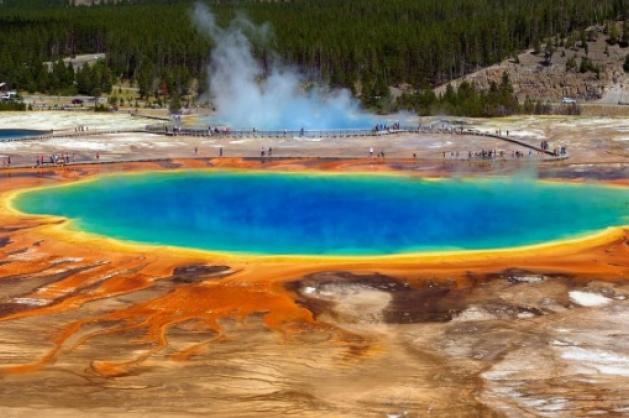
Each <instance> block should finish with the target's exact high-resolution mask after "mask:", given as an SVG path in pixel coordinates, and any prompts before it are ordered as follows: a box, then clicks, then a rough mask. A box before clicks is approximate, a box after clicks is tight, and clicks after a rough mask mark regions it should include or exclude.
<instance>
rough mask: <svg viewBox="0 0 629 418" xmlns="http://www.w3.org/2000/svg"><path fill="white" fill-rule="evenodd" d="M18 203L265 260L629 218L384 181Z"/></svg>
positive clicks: (118, 192) (41, 195)
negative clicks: (269, 256)
mask: <svg viewBox="0 0 629 418" xmlns="http://www.w3.org/2000/svg"><path fill="white" fill-rule="evenodd" d="M15 205H16V207H17V208H18V209H19V210H22V211H24V212H28V213H33V214H49V215H59V216H64V217H67V218H69V219H71V220H72V221H73V225H74V227H76V228H79V229H82V230H85V231H89V232H93V233H97V234H102V235H106V236H109V237H113V238H118V239H122V240H131V241H136V242H143V243H150V244H165V245H173V246H181V247H190V248H198V249H204V250H214V251H230V252H243V253H259V254H312V255H319V254H327V255H376V254H395V253H403V252H412V251H436V250H454V249H464V250H474V249H493V248H502V247H512V246H520V245H527V244H536V243H542V242H546V241H550V240H557V239H562V238H568V237H574V236H579V235H583V234H586V233H591V232H595V231H599V230H602V229H604V228H606V227H609V226H617V225H625V224H628V223H629V222H628V221H629V218H628V215H629V189H621V188H611V187H602V186H590V185H568V184H548V183H541V182H536V181H513V180H464V181H462V180H443V181H424V180H419V179H413V178H408V177H397V176H376V175H373V176H371V175H308V174H277V173H241V172H214V173H210V172H187V171H186V172H178V173H149V174H141V175H127V176H125V175H120V176H113V177H103V178H100V179H98V180H96V181H94V182H87V183H80V184H76V185H70V186H62V187H53V188H45V189H39V190H36V191H31V192H27V193H24V194H22V195H20V196H19V197H18V198H17V199H16V201H15Z"/></svg>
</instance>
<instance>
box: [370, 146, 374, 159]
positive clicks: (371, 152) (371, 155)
mask: <svg viewBox="0 0 629 418" xmlns="http://www.w3.org/2000/svg"><path fill="white" fill-rule="evenodd" d="M369 158H373V147H369Z"/></svg>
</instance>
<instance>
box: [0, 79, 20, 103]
mask: <svg viewBox="0 0 629 418" xmlns="http://www.w3.org/2000/svg"><path fill="white" fill-rule="evenodd" d="M15 99H17V91H15V90H9V85H8V84H7V83H5V82H1V83H0V101H3V102H5V101H9V100H15Z"/></svg>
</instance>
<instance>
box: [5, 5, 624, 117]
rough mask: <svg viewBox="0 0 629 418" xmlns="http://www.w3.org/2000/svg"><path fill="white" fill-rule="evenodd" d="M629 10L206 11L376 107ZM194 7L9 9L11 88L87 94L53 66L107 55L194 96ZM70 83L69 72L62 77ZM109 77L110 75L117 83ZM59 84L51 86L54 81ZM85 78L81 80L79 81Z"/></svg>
mask: <svg viewBox="0 0 629 418" xmlns="http://www.w3.org/2000/svg"><path fill="white" fill-rule="evenodd" d="M628 2H629V0H386V1H384V0H293V1H278V2H260V1H225V0H223V1H207V3H209V4H210V5H211V6H212V8H213V10H214V11H215V12H216V13H217V14H218V16H219V20H220V21H221V22H223V23H225V22H228V20H229V19H230V18H231V17H233V16H234V14H235V13H236V12H237V11H244V12H245V13H246V14H247V15H248V16H249V17H250V18H251V19H252V20H253V21H255V22H267V21H268V22H270V24H271V25H272V28H273V33H274V36H273V37H272V38H271V40H270V42H268V43H267V44H265V45H256V54H257V55H258V57H259V58H260V59H261V60H262V61H263V62H268V60H269V59H270V58H269V57H270V56H271V55H272V54H271V51H272V50H274V51H277V52H278V53H279V55H280V56H281V57H282V58H283V59H284V60H285V61H287V62H289V63H292V64H296V65H299V66H300V67H301V68H303V69H304V71H307V72H308V73H309V74H311V75H312V77H314V78H317V79H321V80H324V81H326V82H328V83H330V84H332V85H333V86H343V87H348V88H351V89H353V90H354V91H355V92H357V93H359V94H361V96H362V98H363V100H364V101H365V103H367V104H370V103H374V102H375V101H377V99H378V98H379V97H381V96H382V95H384V94H386V91H387V86H389V85H393V84H396V83H401V82H405V83H409V84H411V85H412V86H414V87H416V88H426V87H429V86H434V85H437V84H439V83H442V82H445V81H447V80H450V79H453V78H455V77H459V76H461V75H463V74H465V73H468V72H471V71H474V70H476V69H478V68H480V67H483V66H487V65H490V64H492V63H495V62H497V61H499V60H501V59H503V58H505V57H507V56H510V55H512V54H513V53H514V52H516V51H518V50H521V49H524V48H527V47H529V46H533V45H537V44H539V43H540V42H541V41H543V39H544V38H546V37H547V36H549V35H556V34H561V35H567V34H569V33H571V32H572V31H574V30H580V29H583V28H584V27H586V26H588V25H589V24H592V23H595V22H603V21H604V20H605V19H610V18H616V17H623V14H624V13H625V12H626V10H627V6H628V4H627V3H628ZM191 5H192V2H191V1H184V0H181V1H172V0H171V1H166V0H161V1H160V0H155V1H147V0H144V1H131V2H127V3H125V4H123V5H115V6H113V5H104V6H95V7H70V6H67V2H66V1H65V0H4V2H3V5H2V6H0V80H8V81H9V82H10V83H11V84H12V85H13V86H14V87H17V88H21V89H26V90H31V91H33V90H38V91H51V92H52V91H63V90H67V89H77V83H76V82H75V83H69V82H65V84H64V81H63V80H70V78H69V76H68V74H67V73H66V74H65V77H66V78H63V77H62V76H61V75H60V76H59V77H57V76H55V77H52V78H54V79H55V80H53V81H54V82H53V81H51V80H50V78H51V77H50V75H48V76H46V75H44V73H45V72H44V71H42V62H43V61H56V60H57V59H58V58H60V57H66V56H70V55H74V54H80V53H90V52H106V53H107V62H106V68H107V70H105V69H100V70H99V71H100V72H101V74H100V77H101V81H97V82H94V83H92V84H95V85H98V86H96V87H92V89H98V90H102V89H103V86H104V87H106V86H107V85H108V83H109V82H108V81H107V80H105V81H102V78H105V79H107V78H108V77H110V76H111V77H113V78H114V79H116V78H124V79H130V80H133V81H135V82H137V83H138V84H139V86H140V88H141V91H142V93H143V94H146V95H148V94H154V93H155V91H157V90H158V89H159V91H162V92H168V93H169V94H186V93H187V90H188V89H189V88H190V85H191V84H194V83H191V80H193V79H199V80H201V83H200V86H199V89H200V90H203V89H204V83H203V80H204V79H205V75H204V72H205V71H206V66H207V62H208V57H209V50H210V48H211V42H210V41H209V40H208V39H207V38H206V37H204V36H203V34H201V33H200V32H199V31H197V30H196V29H195V28H194V27H193V26H192V25H191V24H190V19H189V14H190V9H191ZM57 70H58V72H59V73H60V74H61V73H62V71H61V69H60V68H58V69H57ZM109 73H110V74H109ZM46 77H48V80H46ZM76 77H77V75H75V78H76ZM59 78H62V79H63V80H62V81H59Z"/></svg>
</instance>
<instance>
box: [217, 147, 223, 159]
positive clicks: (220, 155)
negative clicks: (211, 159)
mask: <svg viewBox="0 0 629 418" xmlns="http://www.w3.org/2000/svg"><path fill="white" fill-rule="evenodd" d="M218 156H219V157H222V156H223V147H220V148H219V149H218Z"/></svg>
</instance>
